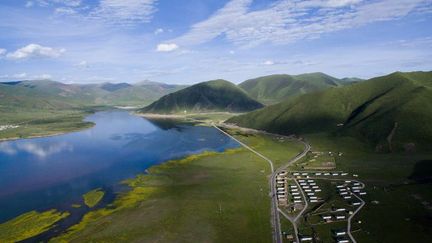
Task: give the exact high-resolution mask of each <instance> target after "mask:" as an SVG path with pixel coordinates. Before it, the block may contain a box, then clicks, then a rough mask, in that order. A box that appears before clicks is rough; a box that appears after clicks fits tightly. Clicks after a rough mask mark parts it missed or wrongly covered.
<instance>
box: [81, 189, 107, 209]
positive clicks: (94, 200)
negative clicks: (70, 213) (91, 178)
mask: <svg viewBox="0 0 432 243" xmlns="http://www.w3.org/2000/svg"><path fill="white" fill-rule="evenodd" d="M104 195H105V192H104V191H102V190H101V189H100V188H97V189H94V190H91V191H89V192H87V193H86V194H84V195H83V199H84V204H85V205H87V206H88V207H89V208H92V207H94V206H96V205H97V204H98V203H99V202H100V200H101V199H102V198H103V196H104Z"/></svg>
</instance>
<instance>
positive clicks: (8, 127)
mask: <svg viewBox="0 0 432 243" xmlns="http://www.w3.org/2000/svg"><path fill="white" fill-rule="evenodd" d="M18 127H19V126H18V125H0V131H3V130H7V129H13V128H18Z"/></svg>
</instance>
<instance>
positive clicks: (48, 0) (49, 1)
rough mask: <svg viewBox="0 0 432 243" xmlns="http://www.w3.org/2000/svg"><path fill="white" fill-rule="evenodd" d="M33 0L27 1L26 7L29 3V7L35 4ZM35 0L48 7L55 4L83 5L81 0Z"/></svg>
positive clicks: (38, 3)
mask: <svg viewBox="0 0 432 243" xmlns="http://www.w3.org/2000/svg"><path fill="white" fill-rule="evenodd" d="M33 2H34V1H27V3H26V7H27V5H30V6H29V7H31V6H33V5H34V3H33ZM35 2H36V3H37V5H39V6H41V7H47V6H50V5H55V4H57V5H63V6H69V7H78V6H80V5H81V0H35Z"/></svg>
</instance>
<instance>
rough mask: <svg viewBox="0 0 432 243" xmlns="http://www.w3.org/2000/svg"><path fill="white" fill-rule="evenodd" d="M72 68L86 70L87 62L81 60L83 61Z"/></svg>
mask: <svg viewBox="0 0 432 243" xmlns="http://www.w3.org/2000/svg"><path fill="white" fill-rule="evenodd" d="M74 66H76V67H80V68H88V67H89V65H88V62H87V61H86V60H83V61H81V62H79V63H77V64H75V65H74Z"/></svg>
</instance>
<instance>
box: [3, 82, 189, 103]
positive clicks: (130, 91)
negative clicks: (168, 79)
mask: <svg viewBox="0 0 432 243" xmlns="http://www.w3.org/2000/svg"><path fill="white" fill-rule="evenodd" d="M184 87H186V86H182V85H168V84H162V83H155V82H152V83H139V84H137V85H132V84H128V83H103V84H64V83H60V82H56V81H51V80H31V81H12V82H3V83H0V106H3V107H6V106H9V107H13V106H20V107H22V108H25V107H28V108H32V109H33V108H38V109H43V108H47V109H55V108H56V107H60V108H61V107H75V106H94V105H108V106H142V105H146V104H150V103H151V102H153V101H155V100H157V99H159V98H160V97H162V96H163V95H166V94H168V93H171V92H175V91H178V90H180V89H182V88H184Z"/></svg>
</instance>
